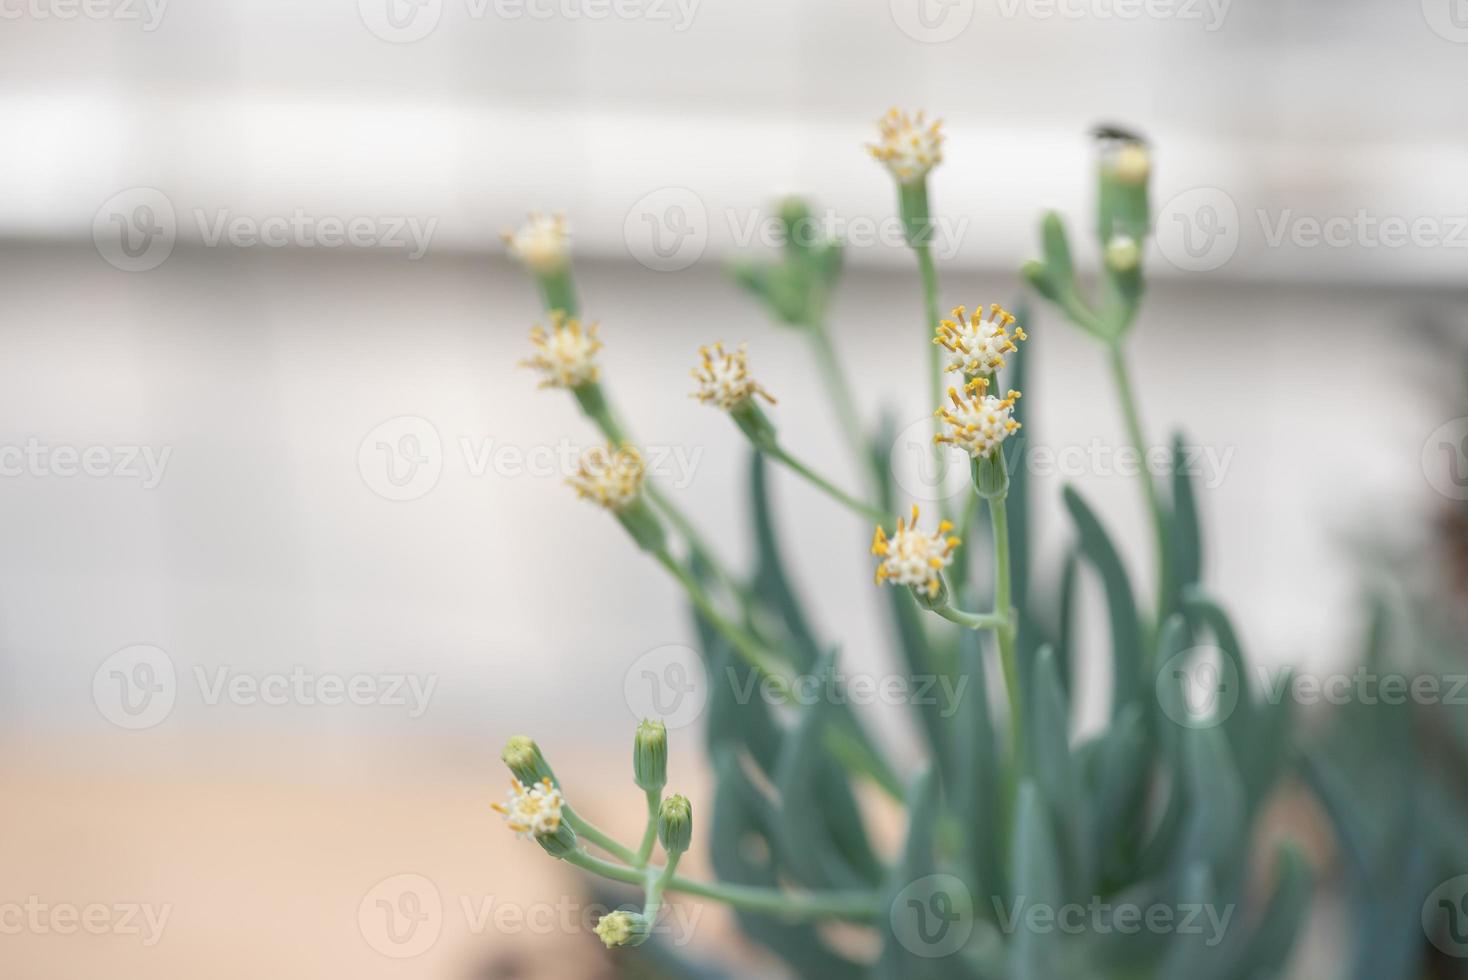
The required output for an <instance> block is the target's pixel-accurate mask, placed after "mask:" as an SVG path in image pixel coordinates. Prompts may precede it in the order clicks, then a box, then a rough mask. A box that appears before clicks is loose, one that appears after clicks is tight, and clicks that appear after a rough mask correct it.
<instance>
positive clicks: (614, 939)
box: [596, 909, 652, 949]
mask: <svg viewBox="0 0 1468 980" xmlns="http://www.w3.org/2000/svg"><path fill="white" fill-rule="evenodd" d="M596 934H597V935H598V936H600V937H601V941H602V942H603V943H606V947H607V949H619V948H621V947H623V946H641V945H642V944H643V943H645V942H647V937H648V936H649V935H651V934H652V921H651V920H650V919H648V917H647V916H645V915H643V914H642V913H641V912H623V911H621V910H620V909H619V910H617V911H615V912H608V913H607V914H606V915H604V916H602V917H601V921H600V922H598V923H597V924H596Z"/></svg>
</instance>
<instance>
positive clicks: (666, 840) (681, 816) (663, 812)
mask: <svg viewBox="0 0 1468 980" xmlns="http://www.w3.org/2000/svg"><path fill="white" fill-rule="evenodd" d="M658 840H659V841H661V842H662V845H663V850H665V851H667V852H668V854H669V855H670V856H671V855H675V854H682V853H683V852H684V851H686V850H688V845H689V844H690V843H691V842H692V841H693V807H692V806H690V805H689V803H688V798H687V797H686V796H678V795H674V796H670V797H668V798H667V799H666V800H663V805H662V809H660V810H659V811H658Z"/></svg>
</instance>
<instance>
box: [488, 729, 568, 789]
mask: <svg viewBox="0 0 1468 980" xmlns="http://www.w3.org/2000/svg"><path fill="white" fill-rule="evenodd" d="M500 758H501V759H502V760H504V763H505V765H507V766H509V767H510V772H511V773H512V774H514V776H515V778H516V779H518V780H520V782H522V783H524V784H525V785H526V786H534V785H535V784H536V783H538V782H540V781H541V780H542V779H549V780H550V781H551V782H552V783H554V782H555V781H556V775H555V773H553V772H551V767H550V765H549V764H548V763H547V762H546V761H545V756H543V755H541V754H540V746H538V745H536V744H535V739H533V738H531V737H530V736H528V735H515V736H512V737H511V738H510V740H509V741H508V742H506V743H505V750H504V751H503V752H501V753H500Z"/></svg>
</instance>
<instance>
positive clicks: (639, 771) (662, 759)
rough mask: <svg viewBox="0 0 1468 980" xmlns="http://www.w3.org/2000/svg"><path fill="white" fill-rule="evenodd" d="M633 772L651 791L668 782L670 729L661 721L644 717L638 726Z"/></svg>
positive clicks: (660, 787)
mask: <svg viewBox="0 0 1468 980" xmlns="http://www.w3.org/2000/svg"><path fill="white" fill-rule="evenodd" d="M632 772H633V775H634V777H635V778H636V780H637V785H638V786H641V787H642V788H643V789H644V790H646V791H647V792H649V793H656V792H658V791H659V790H661V789H662V788H663V787H664V786H666V785H667V783H668V729H667V727H666V726H664V725H663V723H662V722H660V721H653V720H651V719H648V718H644V719H643V720H642V721H641V722H640V723H639V724H638V726H637V737H636V739H635V741H634V744H633V751H632Z"/></svg>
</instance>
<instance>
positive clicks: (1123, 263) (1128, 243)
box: [1106, 235, 1142, 274]
mask: <svg viewBox="0 0 1468 980" xmlns="http://www.w3.org/2000/svg"><path fill="white" fill-rule="evenodd" d="M1141 261H1142V248H1141V246H1140V245H1138V244H1137V240H1136V239H1135V238H1133V237H1132V236H1131V235H1114V236H1112V239H1111V241H1109V242H1107V243H1106V267H1107V268H1109V269H1110V270H1111V271H1112V272H1116V273H1122V274H1125V273H1128V272H1135V271H1136V269H1137V265H1138V264H1139V263H1140V262H1141Z"/></svg>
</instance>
